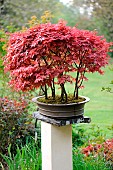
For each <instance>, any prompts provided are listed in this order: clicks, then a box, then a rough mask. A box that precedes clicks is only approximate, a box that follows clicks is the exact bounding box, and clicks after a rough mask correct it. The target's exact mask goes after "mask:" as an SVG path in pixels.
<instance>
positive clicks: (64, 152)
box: [41, 122, 72, 170]
mask: <svg viewBox="0 0 113 170" xmlns="http://www.w3.org/2000/svg"><path fill="white" fill-rule="evenodd" d="M41 140H42V146H41V147H42V170H72V127H71V125H67V126H60V127H59V126H55V125H52V124H48V123H45V122H41Z"/></svg>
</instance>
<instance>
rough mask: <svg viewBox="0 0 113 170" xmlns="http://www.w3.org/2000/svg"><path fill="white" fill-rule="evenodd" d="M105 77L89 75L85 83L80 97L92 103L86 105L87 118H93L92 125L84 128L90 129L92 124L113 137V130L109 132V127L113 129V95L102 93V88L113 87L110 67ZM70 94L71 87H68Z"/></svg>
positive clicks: (112, 72) (112, 73) (107, 68)
mask: <svg viewBox="0 0 113 170" xmlns="http://www.w3.org/2000/svg"><path fill="white" fill-rule="evenodd" d="M104 71H105V73H104V75H100V74H98V73H93V74H92V73H90V74H88V76H87V77H88V79H89V80H88V81H87V82H84V86H85V88H84V89H81V90H80V95H83V96H87V97H89V98H90V102H89V103H87V104H86V105H85V116H88V117H90V118H91V123H90V124H86V125H83V124H81V125H82V126H85V127H86V128H88V127H89V126H91V125H92V124H95V125H97V126H99V127H100V128H101V129H102V130H103V131H104V132H105V133H106V135H107V137H109V136H110V137H113V136H112V135H113V128H112V130H111V131H108V129H107V128H108V127H109V126H110V127H111V126H112V127H113V93H109V92H106V91H101V89H102V87H108V86H111V87H112V86H113V85H109V83H110V82H111V80H113V71H110V70H109V67H106V68H105V69H104ZM67 89H68V91H69V92H70V91H71V90H70V89H72V87H71V85H70V84H68V85H67Z"/></svg>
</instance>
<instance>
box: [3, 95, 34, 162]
mask: <svg viewBox="0 0 113 170" xmlns="http://www.w3.org/2000/svg"><path fill="white" fill-rule="evenodd" d="M26 107H27V103H26V101H25V100H22V99H20V101H19V102H17V101H16V100H9V99H8V98H0V152H1V153H2V154H4V155H7V153H8V149H7V148H8V146H9V145H10V144H11V149H10V150H11V153H12V154H16V145H17V144H18V146H21V145H24V144H25V143H26V139H29V140H30V138H31V136H34V131H33V129H34V125H33V124H32V123H31V120H32V118H31V115H28V114H27V109H26ZM1 161H2V157H1V156H0V162H1Z"/></svg>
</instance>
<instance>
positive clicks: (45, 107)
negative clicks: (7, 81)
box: [32, 96, 90, 119]
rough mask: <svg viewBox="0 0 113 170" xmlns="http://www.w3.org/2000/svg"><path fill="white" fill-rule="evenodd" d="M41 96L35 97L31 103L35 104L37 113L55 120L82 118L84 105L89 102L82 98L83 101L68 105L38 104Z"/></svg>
mask: <svg viewBox="0 0 113 170" xmlns="http://www.w3.org/2000/svg"><path fill="white" fill-rule="evenodd" d="M40 97H43V96H39V97H35V98H33V99H32V101H33V102H35V103H37V105H38V109H39V113H40V114H42V115H44V116H47V117H51V118H56V119H66V118H72V117H76V116H83V114H84V105H85V103H87V102H89V100H90V99H89V98H88V97H85V96H81V97H83V98H84V99H85V100H84V101H82V102H79V103H70V104H48V103H42V102H39V101H38V99H39V98H40Z"/></svg>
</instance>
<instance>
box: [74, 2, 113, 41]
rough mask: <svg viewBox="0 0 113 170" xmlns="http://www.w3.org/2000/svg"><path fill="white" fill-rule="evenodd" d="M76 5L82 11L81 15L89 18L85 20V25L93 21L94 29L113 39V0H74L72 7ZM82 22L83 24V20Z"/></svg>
mask: <svg viewBox="0 0 113 170" xmlns="http://www.w3.org/2000/svg"><path fill="white" fill-rule="evenodd" d="M75 6H77V7H78V8H79V9H80V10H81V11H82V12H81V16H83V18H84V16H85V17H86V18H87V19H88V20H84V23H85V21H86V24H85V25H87V24H88V25H89V23H93V26H94V29H97V30H98V31H99V32H100V34H101V35H102V34H104V35H105V37H106V38H107V40H108V41H113V0H107V1H106V0H93V1H92V0H73V4H72V8H74V7H75ZM88 22H89V23H88ZM80 24H81V25H83V24H82V20H81V21H80ZM90 27H92V25H90Z"/></svg>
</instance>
